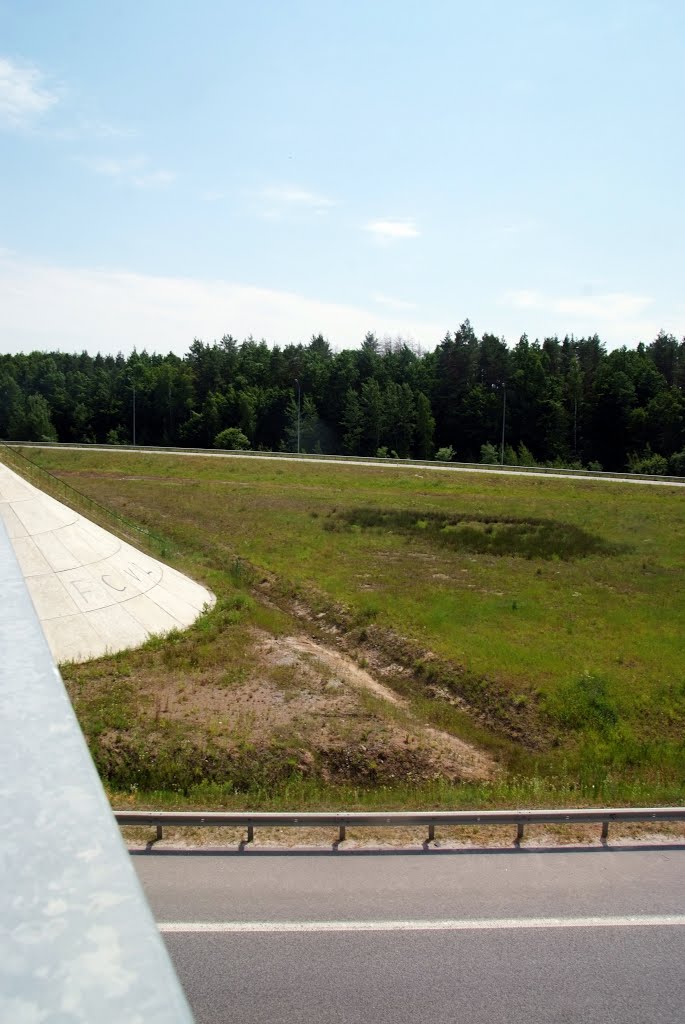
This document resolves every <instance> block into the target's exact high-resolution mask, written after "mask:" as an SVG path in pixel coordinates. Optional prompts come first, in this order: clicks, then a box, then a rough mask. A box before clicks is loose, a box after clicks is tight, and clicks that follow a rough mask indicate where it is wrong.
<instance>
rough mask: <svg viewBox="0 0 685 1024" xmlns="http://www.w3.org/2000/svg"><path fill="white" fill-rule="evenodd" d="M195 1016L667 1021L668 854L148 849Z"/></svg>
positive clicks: (679, 875) (671, 960)
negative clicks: (181, 850)
mask: <svg viewBox="0 0 685 1024" xmlns="http://www.w3.org/2000/svg"><path fill="white" fill-rule="evenodd" d="M133 861H134V865H135V867H136V869H137V872H138V875H139V877H140V879H141V882H142V884H143V887H144V889H145V892H146V895H147V897H148V900H149V902H150V904H151V906H152V909H153V913H154V915H155V918H156V920H157V921H158V924H159V926H160V930H161V931H162V933H163V935H164V939H165V941H166V943H167V947H168V949H169V951H170V954H171V956H172V960H173V961H174V964H175V966H176V969H177V971H178V974H179V977H180V980H181V983H182V985H183V987H184V989H185V991H186V995H187V997H188V999H189V1001H190V1004H191V1007H192V1009H193V1012H194V1013H195V1015H196V1020H197V1022H198V1024H210V1022H212V1024H219V1022H225V1021H232V1020H239V1021H241V1022H244V1024H252V1022H265V1024H266V1022H269V1024H280V1022H283V1024H285V1022H288V1024H292V1022H304V1024H310V1022H311V1024H315V1022H316V1024H329V1022H330V1024H333V1022H336V1024H357V1022H359V1024H362V1022H364V1024H370V1022H372V1024H375V1022H378V1024H404V1022H409V1021H411V1022H416V1021H417V1020H420V1019H427V1020H430V1021H431V1024H448V1022H450V1024H453V1022H457V1021H459V1022H461V1021H464V1022H469V1024H501V1022H505V1021H506V1022H511V1021H512V1020H514V1021H517V1020H522V1021H525V1022H526V1024H537V1022H540V1024H542V1022H545V1024H548V1022H564V1024H568V1022H575V1021H578V1022H580V1021H583V1022H586V1021H588V1020H599V1021H602V1022H603V1024H609V1022H611V1024H613V1022H615V1024H633V1022H634V1024H646V1022H659V1024H666V1022H668V1024H676V1022H677V1024H682V1021H683V1020H684V1019H685V1009H684V1008H685V966H684V965H685V885H684V883H685V847H683V846H678V847H670V848H669V847H661V848H644V847H625V848H613V849H612V848H611V847H609V848H607V849H598V848H588V849H574V850H568V849H567V850H562V849H560V848H557V849H545V850H532V849H525V848H524V849H521V850H495V851H476V852H470V851H463V850H444V851H441V850H431V851H429V852H406V851H397V852H372V851H346V852H339V853H331V852H320V853H312V852H300V851H268V850H262V851H260V850H259V849H256V850H254V851H250V852H247V853H238V852H227V853H216V852H209V851H207V852H205V851H197V852H190V851H185V852H180V851H179V852H175V851H171V850H168V851H161V850H160V851H157V852H155V851H151V852H148V853H144V852H143V853H141V852H139V853H135V854H134V855H133Z"/></svg>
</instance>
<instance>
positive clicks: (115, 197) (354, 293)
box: [0, 0, 685, 353]
mask: <svg viewBox="0 0 685 1024" xmlns="http://www.w3.org/2000/svg"><path fill="white" fill-rule="evenodd" d="M684 68H685V3H683V2H682V0H651V2H649V0H640V2H633V0H621V2H612V0H594V2H585V0H574V2H570V0H567V2H564V3H561V2H552V0H549V2H540V0H537V2H532V0H521V2H519V3H516V4H513V3H510V2H499V0H491V2H484V3H480V4H474V3H473V2H471V3H468V4H467V3H461V2H458V0H454V2H452V3H447V2H438V0H425V2H423V3H418V2H411V3H409V2H404V3H403V2H401V0H393V2H387V0H376V2H373V0H368V2H366V3H361V2H356V0H346V2H342V0H341V2H336V3H333V2H326V0H316V2H310V0H292V2H289V0H282V2H275V0H272V2H266V0H261V2H260V0H255V2H252V3H249V4H248V3H233V2H224V3H219V2H208V0H205V2H203V0H198V2H196V3H194V4H191V3H189V2H179V0H135V2H131V0H118V2H117V3H116V4H105V3H101V2H94V0H88V2H85V0H60V2H59V3H55V2H53V0H0V156H1V159H0V351H16V350H18V349H24V350H29V349H31V348H61V349H64V350H73V349H76V350H80V349H82V348H87V349H88V350H89V351H96V350H97V349H101V350H102V351H117V350H118V349H121V350H123V351H124V352H126V351H129V350H130V349H131V348H132V347H133V345H136V346H137V347H138V348H143V347H147V348H148V349H149V350H153V351H167V350H169V349H173V350H174V351H176V352H179V353H182V352H183V351H185V350H186V349H187V347H188V345H189V344H190V342H191V341H192V339H193V337H194V336H198V337H202V338H203V339H204V340H205V341H211V340H213V339H214V338H218V337H220V336H221V335H222V334H223V333H225V332H230V333H232V334H234V335H235V336H236V337H238V338H239V339H242V338H243V337H245V336H246V335H247V334H249V333H252V334H253V335H254V336H256V337H262V336H264V337H266V338H267V340H269V341H275V342H279V343H287V342H289V341H300V340H303V341H306V340H307V339H308V337H309V335H311V333H312V332H314V331H316V332H319V331H320V332H322V333H323V334H324V335H326V336H327V337H328V338H329V340H330V341H331V342H332V343H333V344H334V345H335V346H336V347H342V346H351V345H358V344H359V343H360V341H361V339H362V338H363V336H364V333H365V332H366V331H367V330H375V331H376V332H377V333H378V334H379V335H381V336H383V335H391V336H396V335H402V336H403V337H406V338H411V339H413V340H415V341H417V342H420V343H421V344H422V345H424V346H425V347H429V348H432V347H433V346H434V345H435V344H436V343H437V342H438V341H439V340H440V338H441V337H442V335H443V334H444V332H445V331H446V330H448V329H453V328H455V327H456V326H458V325H459V323H460V322H461V321H462V320H464V319H465V318H466V317H469V318H470V319H471V321H472V323H473V325H474V327H475V329H476V331H477V332H478V333H482V332H483V331H486V330H488V331H492V332H494V333H497V334H500V335H503V336H504V337H505V338H506V339H507V341H509V342H515V341H516V340H517V339H518V336H519V335H520V334H521V333H522V332H523V331H527V332H528V333H529V334H530V335H531V336H532V337H535V336H538V337H540V338H542V337H544V336H545V335H547V334H555V333H556V334H559V335H563V334H565V333H567V332H568V333H575V334H576V335H579V334H588V333H594V332H597V333H599V335H600V337H602V338H603V340H604V341H605V342H606V343H607V346H608V347H610V348H611V347H615V346H617V345H621V344H628V345H634V344H636V343H637V342H638V341H640V340H645V341H649V340H651V339H652V337H653V336H654V334H655V333H656V332H657V331H658V330H659V329H661V328H664V329H666V330H669V331H672V332H674V333H675V334H677V335H679V336H681V335H683V334H684V333H685V296H684V294H683V269H684V268H683V263H684V261H683V239H684V238H685V208H684V204H683V166H684V164H685V144H684V141H683V131H684V129H683V124H684V120H685V119H684V117H683V114H684V111H685V103H684V101H685V72H684V70H683V69H684Z"/></svg>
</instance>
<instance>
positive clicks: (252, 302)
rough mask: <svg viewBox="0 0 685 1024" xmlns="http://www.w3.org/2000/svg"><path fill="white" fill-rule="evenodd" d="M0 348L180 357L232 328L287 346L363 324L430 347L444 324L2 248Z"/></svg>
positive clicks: (346, 337)
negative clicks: (81, 265)
mask: <svg viewBox="0 0 685 1024" xmlns="http://www.w3.org/2000/svg"><path fill="white" fill-rule="evenodd" d="M0 309H2V313H3V331H2V335H0V351H6V352H17V351H24V352H26V351H31V350H33V349H39V350H54V349H61V350H62V351H69V352H79V351H82V350H83V349H86V350H87V351H90V352H95V351H98V350H99V351H101V352H103V353H116V352H118V351H120V350H121V351H124V352H130V351H131V350H132V349H133V347H134V346H135V347H137V348H138V349H142V348H147V349H148V351H154V352H168V351H174V352H177V353H179V354H182V353H183V352H185V351H187V349H188V346H189V345H190V343H191V342H192V340H193V338H195V337H199V338H203V339H204V340H205V341H212V340H214V339H215V338H220V337H222V335H223V334H225V333H227V332H230V333H231V334H233V335H234V336H235V337H238V338H245V337H247V336H248V335H254V336H255V337H257V338H260V337H264V338H266V339H267V340H268V341H269V342H274V343H278V344H286V343H288V342H296V341H302V340H306V339H307V338H310V337H311V336H312V334H318V333H319V332H322V333H323V334H324V335H326V337H327V338H328V339H329V341H330V342H331V344H332V345H335V346H339V347H351V346H355V345H358V344H360V343H361V341H362V339H363V338H364V336H365V334H366V333H367V332H368V331H373V332H374V333H375V334H376V335H377V336H378V337H383V336H385V335H390V336H392V337H395V336H400V337H403V338H405V339H406V340H407V341H417V342H420V343H422V344H424V345H426V346H433V345H435V344H436V343H437V342H438V341H439V339H440V338H442V337H443V336H444V334H445V331H446V330H447V328H448V327H449V326H450V325H449V323H447V322H444V323H439V322H430V321H420V320H417V319H415V318H413V317H411V316H410V315H406V316H404V315H402V314H401V313H400V312H396V313H383V312H378V311H373V310H367V309H362V308H359V307H355V306H347V305H343V304H341V303H332V302H323V301H321V300H318V299H312V298H308V297H306V296H304V295H298V294H295V293H292V292H282V291H274V290H272V289H268V288H256V287H251V286H249V285H243V284H239V283H235V282H227V281H217V280H198V279H194V278H185V277H158V276H152V275H145V274H134V273H128V272H125V271H111V270H85V269H73V268H64V267H58V266H45V265H41V264H38V263H33V262H30V261H28V260H20V259H18V258H17V257H16V256H14V255H12V254H11V253H3V252H2V251H1V250H0Z"/></svg>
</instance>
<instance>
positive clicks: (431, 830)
mask: <svg viewBox="0 0 685 1024" xmlns="http://www.w3.org/2000/svg"><path fill="white" fill-rule="evenodd" d="M114 817H115V818H116V820H117V821H118V823H119V825H122V826H123V825H151V826H156V828H157V839H162V838H163V836H164V832H163V829H164V826H165V825H167V826H175V827H179V826H181V827H190V826H192V827H198V826H213V827H214V828H220V827H224V828H225V827H231V826H233V827H243V828H245V829H246V837H247V838H246V841H247V842H248V843H251V842H253V841H254V831H255V829H256V828H273V827H293V828H336V829H337V830H338V842H344V841H345V837H346V834H347V829H348V828H353V827H360V826H361V827H364V826H366V827H374V828H375V827H379V826H380V827H394V828H404V827H408V826H423V827H424V828H427V829H428V842H433V841H434V840H435V830H436V828H437V827H438V826H445V825H479V826H488V825H512V826H514V825H515V826H516V840H515V841H516V842H517V843H520V842H521V840H522V839H523V836H524V832H525V828H526V826H527V825H588V824H601V826H602V830H601V838H602V840H604V841H605V840H606V839H607V838H608V836H609V825H610V824H612V823H617V822H642V823H650V822H652V823H653V822H662V821H685V807H574V808H559V809H550V810H518V811H388V812H383V811H369V812H366V811H350V812H334V811H332V812H327V811H324V812H322V811H313V812H309V811H307V812H303V813H301V814H299V813H296V812H280V811H275V812H271V811H265V812H263V813H261V812H260V813H252V812H249V811H115V812H114Z"/></svg>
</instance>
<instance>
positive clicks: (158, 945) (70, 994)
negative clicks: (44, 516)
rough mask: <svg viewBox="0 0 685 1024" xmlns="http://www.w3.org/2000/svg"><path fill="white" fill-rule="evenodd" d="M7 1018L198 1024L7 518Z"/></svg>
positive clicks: (2, 786) (0, 678)
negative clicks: (64, 678) (82, 726)
mask: <svg viewBox="0 0 685 1024" xmlns="http://www.w3.org/2000/svg"><path fill="white" fill-rule="evenodd" d="M0 717H1V718H2V742H0V801H1V802H2V820H1V821H0V851H1V852H0V863H2V886H1V887H0V1020H2V1021H6V1022H7V1024H10V1022H15V1021H19V1020H21V1021H29V1020H31V1021H48V1020H49V1021H53V1020H58V1019H59V1020H64V1021H66V1020H69V1021H71V1022H73V1024H77V1022H83V1024H92V1022H93V1021H98V1024H121V1022H122V1021H132V1020H145V1022H146V1024H172V1022H173V1024H191V1022H192V1017H191V1014H190V1011H189V1009H188V1006H187V1003H186V1000H185V997H184V995H183V992H182V991H181V987H180V985H179V983H178V980H177V978H176V975H175V973H174V970H173V968H172V966H171V962H170V960H169V958H168V956H167V953H166V950H165V948H164V945H163V943H162V940H161V938H160V935H159V932H158V930H157V927H156V925H155V922H154V919H153V917H152V914H151V913H150V910H149V909H148V906H147V904H146V902H145V897H144V896H143V892H142V890H141V888H140V884H139V882H138V880H137V878H136V875H135V872H134V871H133V868H132V866H131V862H130V858H129V856H128V854H127V851H126V848H125V846H124V844H123V842H122V839H121V833H120V832H119V829H118V828H117V827H116V824H115V822H114V820H113V818H112V813H111V810H110V807H109V804H108V802H107V798H106V796H105V794H104V791H103V789H102V786H101V784H100V780H99V779H98V776H97V772H96V771H95V767H94V765H93V762H92V760H91V758H90V755H89V753H88V748H87V747H86V743H85V740H84V739H83V736H82V734H81V730H80V729H79V726H78V723H77V721H76V717H75V715H74V712H73V710H72V707H71V704H70V702H69V698H68V696H67V693H66V691H65V689H64V686H63V684H62V680H61V678H60V675H59V672H58V670H57V668H56V667H55V664H54V661H53V660H52V656H51V654H50V650H49V648H48V645H47V641H46V639H45V637H44V635H43V631H42V629H41V627H40V623H39V621H38V618H37V617H36V613H35V611H34V608H33V605H32V603H31V598H30V597H29V593H28V590H27V589H26V584H25V582H24V578H23V575H22V573H21V570H20V568H19V565H18V563H17V560H16V557H15V554H14V549H13V547H12V544H11V542H10V540H9V537H8V536H7V532H6V530H5V527H4V524H3V523H2V520H0Z"/></svg>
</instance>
